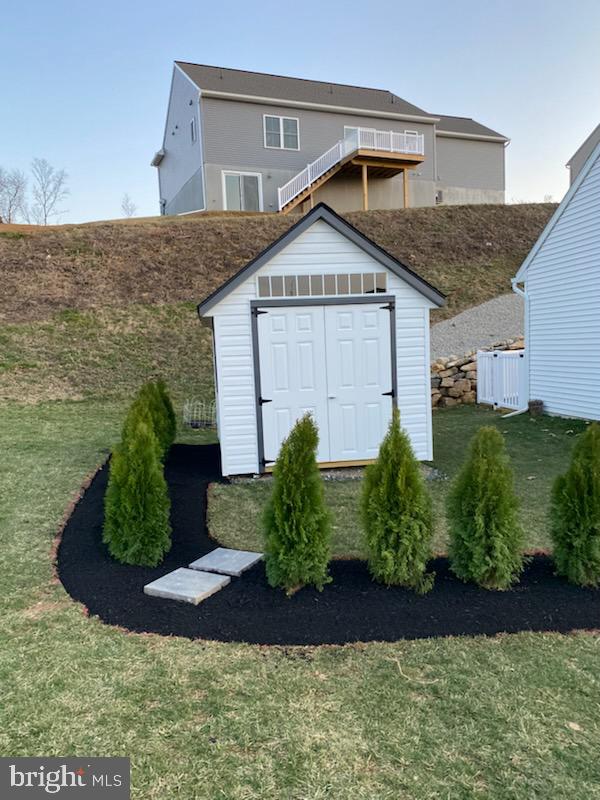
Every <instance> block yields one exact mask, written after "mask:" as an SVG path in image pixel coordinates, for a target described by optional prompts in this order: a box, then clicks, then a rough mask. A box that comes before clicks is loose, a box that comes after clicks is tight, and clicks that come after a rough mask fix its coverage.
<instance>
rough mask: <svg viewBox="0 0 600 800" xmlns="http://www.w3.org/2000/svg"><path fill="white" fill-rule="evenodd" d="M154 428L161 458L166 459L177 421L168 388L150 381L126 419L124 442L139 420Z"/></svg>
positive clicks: (143, 387) (139, 394)
mask: <svg viewBox="0 0 600 800" xmlns="http://www.w3.org/2000/svg"><path fill="white" fill-rule="evenodd" d="M140 417H141V418H143V419H145V421H146V422H147V423H148V424H149V425H151V426H152V429H153V431H154V434H155V436H156V439H157V444H158V447H159V452H160V457H161V458H162V459H164V458H165V457H166V455H167V453H168V452H169V449H170V447H171V445H172V444H173V441H174V440H175V434H176V431H177V421H176V418H175V412H174V410H173V405H172V403H171V400H170V398H169V395H168V392H167V388H166V386H165V384H164V383H163V382H162V381H157V382H154V381H148V382H147V383H145V384H144V385H143V386H142V387H141V388H140V390H139V391H138V393H137V395H136V397H135V399H134V401H133V403H132V404H131V407H130V409H129V411H128V413H127V417H126V418H125V424H124V425H123V434H122V438H123V440H124V439H126V438H127V431H128V430H129V428H130V427H131V426H134V427H135V424H136V422H137V420H138V419H139V418H140Z"/></svg>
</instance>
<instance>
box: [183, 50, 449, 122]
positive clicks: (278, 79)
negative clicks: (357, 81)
mask: <svg viewBox="0 0 600 800" xmlns="http://www.w3.org/2000/svg"><path fill="white" fill-rule="evenodd" d="M175 63H176V64H177V66H178V67H180V68H181V69H182V70H183V71H184V72H185V74H186V75H187V76H188V77H189V78H190V79H191V80H192V81H193V82H194V83H195V84H196V86H198V87H199V88H200V89H204V90H207V91H214V92H216V91H219V92H227V93H229V94H243V95H253V96H256V97H268V98H271V99H273V98H274V99H279V98H281V99H282V100H292V101H295V102H301V103H319V104H322V105H329V106H341V107H348V108H357V109H359V108H360V109H364V110H366V111H379V112H385V113H388V114H389V113H392V114H406V115H409V116H417V117H432V115H431V114H428V113H427V111H424V110H423V109H422V108H419V107H418V106H415V105H413V104H412V103H409V102H408V101H407V100H403V99H402V98H401V97H398V95H395V94H393V93H392V92H389V91H386V90H383V89H368V88H365V87H362V86H347V85H345V84H342V83H327V82H325V81H312V80H306V79H304V78H286V77H283V76H280V75H269V74H267V73H263V72H248V71H246V70H242V69H228V68H226V67H210V66H206V65H204V64H190V63H189V62H187V61H176V62H175ZM433 119H434V118H432V121H433Z"/></svg>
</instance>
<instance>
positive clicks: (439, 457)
mask: <svg viewBox="0 0 600 800" xmlns="http://www.w3.org/2000/svg"><path fill="white" fill-rule="evenodd" d="M481 425H495V426H496V427H497V428H498V429H499V430H500V431H502V433H503V434H504V437H505V440H506V445H507V448H508V452H509V454H510V457H511V461H512V465H513V468H514V472H515V487H516V490H517V494H518V496H519V499H520V502H521V517H522V520H523V526H524V528H525V531H526V532H527V548H528V549H531V550H537V549H545V548H549V547H550V539H549V532H548V520H547V513H548V501H549V497H550V488H551V486H552V482H553V480H554V478H555V477H556V476H557V475H558V474H559V473H560V472H562V471H564V470H565V465H566V463H567V460H568V458H569V453H570V450H571V447H572V445H573V441H574V440H575V438H576V437H577V436H578V435H580V434H581V432H582V431H583V430H584V429H585V423H584V422H581V421H576V420H564V419H558V418H557V417H539V418H532V417H529V415H522V416H517V417H511V418H510V419H503V417H502V416H501V415H500V414H498V413H496V412H494V411H492V410H490V409H486V408H483V407H481V408H476V407H474V406H462V407H459V408H453V409H447V410H441V409H440V410H437V411H436V412H435V413H434V415H433V429H434V454H435V460H434V461H433V462H432V466H433V467H435V468H436V469H437V470H439V471H440V472H441V473H442V474H443V475H444V476H446V479H445V480H431V481H428V483H427V485H428V487H429V489H430V491H431V494H432V497H433V503H434V510H435V515H434V516H435V536H434V548H435V550H436V552H444V551H445V550H446V547H447V534H446V522H445V503H446V497H447V494H448V490H449V488H450V484H451V480H452V478H453V477H454V476H455V475H456V472H457V471H458V469H459V467H460V465H461V462H462V459H463V458H464V455H465V450H466V444H467V442H468V440H469V439H470V437H471V436H472V435H473V433H474V432H475V430H476V429H477V428H478V427H480V426H481ZM270 485H271V481H270V479H261V480H257V481H254V482H252V483H235V484H213V485H212V486H211V487H210V492H209V507H208V519H209V527H210V531H211V534H212V536H214V538H215V539H218V541H219V542H220V543H221V544H223V545H225V546H228V547H237V548H240V549H248V550H260V549H262V547H263V546H264V543H263V540H262V532H261V527H260V517H261V513H262V509H263V508H264V504H265V502H266V500H267V498H268V496H269V492H270ZM361 487H362V481H356V480H345V481H325V496H326V500H327V504H328V506H329V508H330V509H331V511H332V513H333V517H334V528H333V536H332V549H333V553H334V555H335V556H336V557H338V558H365V550H364V547H363V541H362V532H361V528H360V524H359V519H358V504H359V497H360V491H361Z"/></svg>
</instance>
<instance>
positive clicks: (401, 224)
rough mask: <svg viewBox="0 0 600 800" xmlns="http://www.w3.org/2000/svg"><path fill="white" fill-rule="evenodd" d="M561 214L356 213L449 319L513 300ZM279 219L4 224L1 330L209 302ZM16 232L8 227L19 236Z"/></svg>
mask: <svg viewBox="0 0 600 800" xmlns="http://www.w3.org/2000/svg"><path fill="white" fill-rule="evenodd" d="M554 208H555V206H554V205H552V204H524V205H512V206H454V207H452V206H449V207H440V208H424V209H410V210H408V211H402V210H399V211H369V212H356V213H353V214H348V215H347V218H348V219H349V220H350V222H352V224H354V225H356V226H357V227H358V228H359V229H360V230H361V231H362V232H363V233H365V234H366V235H367V236H369V237H371V238H372V239H374V240H375V241H376V242H377V243H378V244H379V245H381V246H382V247H384V248H385V249H386V250H388V251H389V252H390V253H392V255H394V256H396V257H398V258H400V259H402V260H404V261H405V262H406V263H408V264H409V265H410V266H412V267H413V268H414V269H415V270H416V271H417V272H419V273H420V274H421V275H422V276H423V277H424V278H426V279H427V280H428V281H430V282H431V283H433V284H434V285H435V286H437V287H438V288H439V289H441V290H442V291H443V292H445V293H446V294H448V305H447V307H446V308H445V309H444V310H442V312H437V319H442V318H445V317H448V316H452V315H454V314H456V313H458V312H459V311H461V310H463V309H465V308H469V307H470V306H473V305H476V304H477V303H480V302H483V301H485V300H488V299H490V298H492V297H495V296H497V295H499V294H504V293H506V292H507V291H508V290H509V287H510V283H509V281H510V277H511V276H512V275H514V272H515V270H516V268H517V267H518V265H519V263H520V262H521V260H522V259H523V258H524V256H525V255H526V253H527V251H528V250H529V249H530V247H531V246H532V245H533V243H534V241H535V240H536V238H537V236H538V235H539V233H540V231H541V230H542V228H543V227H544V225H545V223H546V222H547V220H548V218H549V217H550V214H551V213H552V211H553V210H554ZM293 222H294V219H293V218H291V217H280V216H276V215H262V216H246V217H239V216H237V217H222V216H218V217H217V216H212V217H211V216H206V217H202V216H200V217H194V218H168V219H164V218H162V219H161V218H157V219H150V220H142V221H139V222H137V221H133V220H131V221H128V223H127V224H123V223H122V222H118V221H117V222H105V223H93V224H86V225H69V226H55V227H52V228H50V227H49V228H47V229H44V230H41V231H40V230H39V229H37V230H36V231H35V232H33V231H27V230H26V229H25V226H23V227H21V226H10V228H11V229H10V230H8V229H5V230H4V232H3V227H4V226H0V287H1V288H0V321H5V322H19V321H25V320H36V319H46V318H48V317H50V316H52V315H53V314H54V313H55V312H57V311H61V310H64V309H79V310H85V309H93V308H103V307H111V306H113V307H123V306H127V305H129V304H132V303H144V304H152V305H161V304H171V303H178V302H182V301H183V302H198V301H200V300H202V298H203V297H205V296H206V295H207V294H208V293H209V292H211V291H212V290H213V289H214V288H215V287H216V286H218V285H219V284H220V283H221V282H222V281H223V280H225V279H226V278H227V277H229V276H230V275H231V274H233V273H234V272H236V271H237V270H238V269H240V268H241V267H242V266H243V265H244V264H245V263H246V262H247V261H248V260H249V259H251V258H253V257H254V256H255V255H256V254H257V253H259V252H260V251H261V250H262V249H263V248H264V247H266V246H267V245H268V244H269V243H270V242H271V241H272V240H273V239H274V238H276V237H277V236H279V235H281V234H282V233H283V232H284V231H285V230H286V229H287V228H288V227H289V226H290V225H291V224H292V223H293ZM7 228H8V226H7Z"/></svg>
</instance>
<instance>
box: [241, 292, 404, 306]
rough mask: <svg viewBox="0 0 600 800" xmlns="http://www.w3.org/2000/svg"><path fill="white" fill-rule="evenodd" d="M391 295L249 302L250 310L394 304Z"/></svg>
mask: <svg viewBox="0 0 600 800" xmlns="http://www.w3.org/2000/svg"><path fill="white" fill-rule="evenodd" d="M395 299H396V298H395V297H394V295H393V294H370V295H357V296H352V295H347V294H344V295H341V296H338V297H319V296H317V297H269V298H266V297H265V299H264V300H250V307H251V308H281V307H282V306H344V305H346V306H356V305H360V304H362V303H394V304H395Z"/></svg>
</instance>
